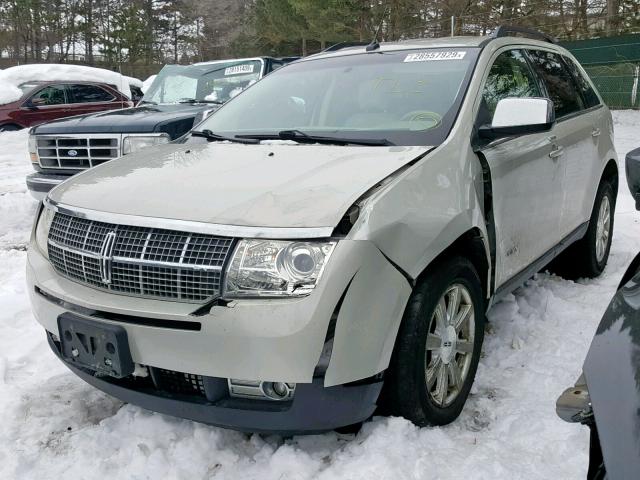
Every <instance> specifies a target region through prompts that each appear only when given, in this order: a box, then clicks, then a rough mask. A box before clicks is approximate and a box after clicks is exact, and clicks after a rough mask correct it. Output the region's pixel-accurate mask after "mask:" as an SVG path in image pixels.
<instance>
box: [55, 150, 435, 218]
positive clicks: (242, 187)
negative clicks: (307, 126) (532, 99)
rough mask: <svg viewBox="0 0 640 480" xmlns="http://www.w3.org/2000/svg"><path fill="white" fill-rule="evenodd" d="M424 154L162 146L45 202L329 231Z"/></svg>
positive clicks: (93, 172)
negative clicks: (361, 200)
mask: <svg viewBox="0 0 640 480" xmlns="http://www.w3.org/2000/svg"><path fill="white" fill-rule="evenodd" d="M430 148H431V147H363V146H354V147H344V146H327V145H241V144H226V143H209V144H196V145H186V144H180V145H166V146H161V147H152V148H149V149H146V150H143V151H141V152H139V153H137V154H132V155H126V156H124V157H121V158H119V159H116V160H111V161H110V162H108V163H105V164H103V165H100V166H99V167H95V168H92V169H90V170H87V171H86V172H84V173H82V174H80V175H77V176H75V177H73V178H72V179H70V180H68V181H66V182H64V183H62V184H61V185H59V186H58V187H56V188H55V189H54V190H52V191H51V192H50V193H49V197H50V198H51V200H53V201H54V202H56V203H60V204H64V205H68V206H70V207H74V206H75V207H80V208H83V209H89V210H97V211H100V212H108V213H116V214H123V215H138V216H145V217H156V218H170V219H177V220H186V221H194V222H204V223H212V224H223V225H238V226H248V227H276V228H277V227H295V228H305V227H334V226H335V225H337V224H338V222H339V221H340V219H341V218H342V216H343V215H344V213H345V212H346V211H347V209H348V208H349V207H350V206H351V205H352V204H353V203H354V202H355V201H356V200H357V199H358V197H360V196H361V195H362V194H363V193H365V192H366V191H367V190H368V189H370V188H371V187H372V186H374V185H375V184H376V183H378V182H379V181H380V180H382V179H384V178H385V177H387V176H389V175H390V174H392V173H393V172H395V171H396V170H398V169H399V168H401V167H402V166H404V165H405V164H407V163H409V162H411V161H412V160H414V159H415V158H416V157H418V156H420V155H422V154H424V153H425V152H427V151H428V150H429V149H430Z"/></svg>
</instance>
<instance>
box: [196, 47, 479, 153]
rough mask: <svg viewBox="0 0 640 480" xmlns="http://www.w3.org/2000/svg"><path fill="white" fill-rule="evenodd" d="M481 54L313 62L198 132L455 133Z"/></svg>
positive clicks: (435, 138)
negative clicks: (477, 59) (455, 126)
mask: <svg viewBox="0 0 640 480" xmlns="http://www.w3.org/2000/svg"><path fill="white" fill-rule="evenodd" d="M477 53H478V49H475V48H466V49H465V48H456V49H452V48H448V49H442V48H441V49H422V50H403V51H394V52H374V53H367V54H355V55H345V56H340V57H334V58H320V59H315V60H313V59H310V60H307V61H301V62H297V63H292V64H290V65H288V66H285V67H283V68H281V69H279V70H278V71H276V72H274V73H272V74H271V75H269V76H267V77H265V78H264V79H263V80H262V81H261V82H260V83H258V84H257V85H256V86H255V87H253V88H251V89H249V90H247V91H246V92H245V93H244V94H243V95H242V96H240V97H238V98H237V99H235V100H233V101H232V102H229V103H228V104H227V105H225V106H224V107H223V108H221V109H220V110H218V111H217V112H216V113H215V114H213V115H211V116H210V117H209V118H208V119H207V120H205V121H204V122H203V123H201V124H200V125H198V126H197V127H196V130H210V131H211V132H213V133H215V134H218V135H223V136H226V137H233V136H236V135H256V136H257V137H260V136H262V137H265V136H269V135H271V136H274V137H277V136H278V132H281V131H284V130H296V131H299V132H300V133H302V134H306V135H316V136H331V137H340V138H348V139H360V140H375V139H386V140H388V141H389V142H390V143H393V144H395V145H436V144H438V143H441V142H442V141H443V140H444V139H445V138H446V136H447V135H448V133H449V130H450V129H451V126H452V124H453V122H454V120H455V118H456V115H457V111H458V109H459V106H460V103H461V102H462V98H463V96H464V92H465V90H466V87H467V84H468V81H469V78H470V76H471V71H472V69H473V65H474V64H475V59H476V57H477Z"/></svg>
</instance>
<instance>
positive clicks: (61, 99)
mask: <svg viewBox="0 0 640 480" xmlns="http://www.w3.org/2000/svg"><path fill="white" fill-rule="evenodd" d="M30 101H31V103H32V104H33V105H63V104H65V103H67V100H66V97H65V92H64V86H63V85H48V86H46V87H44V88H43V89H42V90H38V91H37V92H36V93H35V94H34V95H33V96H32V97H31V100H30Z"/></svg>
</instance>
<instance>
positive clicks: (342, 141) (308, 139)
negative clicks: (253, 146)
mask: <svg viewBox="0 0 640 480" xmlns="http://www.w3.org/2000/svg"><path fill="white" fill-rule="evenodd" d="M236 138H252V139H256V140H293V141H294V142H298V143H325V144H330V145H366V146H374V147H377V146H390V145H393V143H391V142H390V141H389V140H387V139H386V138H372V139H369V138H343V137H326V136H322V135H309V134H308V133H305V132H303V131H301V130H296V129H294V130H281V131H280V132H278V133H277V134H271V133H267V134H251V135H236Z"/></svg>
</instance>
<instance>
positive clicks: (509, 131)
mask: <svg viewBox="0 0 640 480" xmlns="http://www.w3.org/2000/svg"><path fill="white" fill-rule="evenodd" d="M555 120H556V118H555V113H554V110H553V102H552V101H551V100H550V99H548V98H503V99H502V100H500V101H499V102H498V105H497V106H496V111H495V113H494V114H493V120H492V121H491V125H483V126H481V127H480V129H479V134H480V136H481V137H482V138H487V139H490V140H495V139H497V138H503V137H513V136H517V135H527V134H531V133H540V132H547V131H549V130H551V127H553V124H554V123H555Z"/></svg>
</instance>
